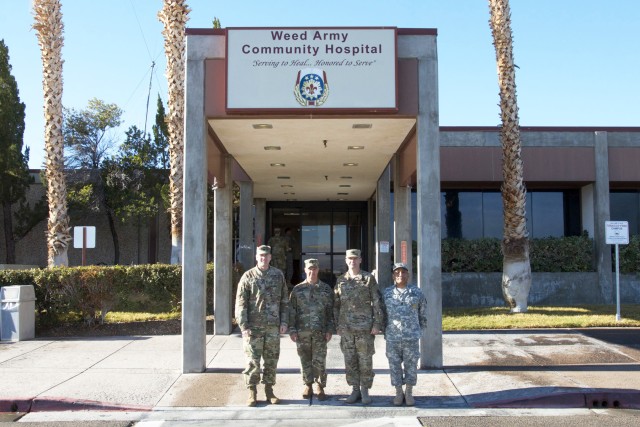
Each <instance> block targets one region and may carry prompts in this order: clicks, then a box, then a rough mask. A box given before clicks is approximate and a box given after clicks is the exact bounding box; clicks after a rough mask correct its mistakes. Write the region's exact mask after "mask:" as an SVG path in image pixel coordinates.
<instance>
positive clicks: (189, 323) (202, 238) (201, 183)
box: [182, 40, 207, 373]
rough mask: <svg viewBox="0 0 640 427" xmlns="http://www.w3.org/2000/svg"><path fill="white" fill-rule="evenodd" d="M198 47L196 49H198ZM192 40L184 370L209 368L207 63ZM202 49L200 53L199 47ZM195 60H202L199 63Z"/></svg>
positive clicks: (184, 241)
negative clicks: (205, 103)
mask: <svg viewBox="0 0 640 427" xmlns="http://www.w3.org/2000/svg"><path fill="white" fill-rule="evenodd" d="M197 45H198V44H197V43H196V44H195V48H197ZM193 49H194V45H193V44H191V43H190V41H189V40H187V62H186V77H185V93H186V99H187V102H186V111H185V132H184V176H183V195H184V196H183V207H182V209H183V211H182V212H183V218H189V221H182V255H183V257H182V372H183V373H194V372H204V370H205V367H206V350H205V346H206V301H207V294H206V292H207V288H206V262H207V146H206V140H207V139H206V121H205V117H204V92H203V90H202V88H203V86H204V62H203V61H202V60H200V59H199V58H197V55H193ZM196 50H197V49H196ZM193 56H196V58H195V59H194V58H193Z"/></svg>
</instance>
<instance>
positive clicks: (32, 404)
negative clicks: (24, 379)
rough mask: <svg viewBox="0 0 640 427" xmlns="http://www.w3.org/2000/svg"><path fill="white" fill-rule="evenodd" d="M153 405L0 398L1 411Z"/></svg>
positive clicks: (121, 408)
mask: <svg viewBox="0 0 640 427" xmlns="http://www.w3.org/2000/svg"><path fill="white" fill-rule="evenodd" d="M152 410H153V407H152V406H141V405H120V404H114V403H105V402H98V401H93V400H82V399H80V400H76V399H68V398H64V397H63V398H50V397H47V398H37V397H36V398H22V399H0V412H7V413H8V412H23V413H28V412H58V411H114V412H150V411H152Z"/></svg>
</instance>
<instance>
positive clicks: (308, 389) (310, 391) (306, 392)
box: [302, 383, 313, 399]
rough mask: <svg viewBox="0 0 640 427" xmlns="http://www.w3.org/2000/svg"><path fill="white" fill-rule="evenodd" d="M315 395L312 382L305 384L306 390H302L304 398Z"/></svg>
mask: <svg viewBox="0 0 640 427" xmlns="http://www.w3.org/2000/svg"><path fill="white" fill-rule="evenodd" d="M312 395H313V389H312V388H311V384H310V383H309V384H306V385H305V386H304V391H303V392H302V398H303V399H309V398H310V397H311V396H312Z"/></svg>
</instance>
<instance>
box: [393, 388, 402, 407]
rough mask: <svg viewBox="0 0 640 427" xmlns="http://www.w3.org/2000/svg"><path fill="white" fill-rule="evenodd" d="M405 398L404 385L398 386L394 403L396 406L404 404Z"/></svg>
mask: <svg viewBox="0 0 640 427" xmlns="http://www.w3.org/2000/svg"><path fill="white" fill-rule="evenodd" d="M403 400H404V393H403V392H402V386H401V385H397V386H396V397H394V398H393V404H394V405H396V406H400V405H402V401H403Z"/></svg>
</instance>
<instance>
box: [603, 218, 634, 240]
mask: <svg viewBox="0 0 640 427" xmlns="http://www.w3.org/2000/svg"><path fill="white" fill-rule="evenodd" d="M604 227H605V239H606V242H605V243H606V244H607V245H628V244H629V223H628V222H627V221H605V222H604Z"/></svg>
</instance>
